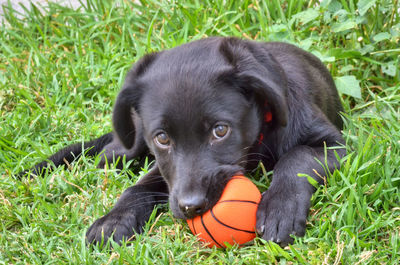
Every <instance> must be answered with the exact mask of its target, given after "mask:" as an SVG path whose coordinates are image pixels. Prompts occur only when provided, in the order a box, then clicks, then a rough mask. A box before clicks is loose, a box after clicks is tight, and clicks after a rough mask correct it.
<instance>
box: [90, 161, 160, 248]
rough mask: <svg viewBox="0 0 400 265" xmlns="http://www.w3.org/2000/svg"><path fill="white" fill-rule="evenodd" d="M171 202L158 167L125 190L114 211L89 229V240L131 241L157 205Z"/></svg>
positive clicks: (92, 241)
mask: <svg viewBox="0 0 400 265" xmlns="http://www.w3.org/2000/svg"><path fill="white" fill-rule="evenodd" d="M167 201H168V186H167V183H166V182H165V180H164V179H163V177H162V176H161V174H160V172H159V170H158V168H157V167H155V168H153V169H152V170H151V171H150V172H149V173H147V174H146V175H145V176H143V177H142V178H141V179H140V180H139V181H138V182H137V183H136V185H134V186H132V187H130V188H128V189H127V190H125V191H124V193H123V194H122V195H121V197H120V198H119V199H118V201H117V203H116V204H115V206H114V207H113V208H112V209H111V211H110V212H109V213H108V214H106V215H104V216H103V217H101V218H99V219H97V220H96V221H95V222H94V223H93V224H92V225H91V226H90V228H89V229H88V231H87V233H86V239H87V242H88V243H95V244H96V243H100V242H101V241H102V239H103V240H104V242H106V241H107V240H108V239H109V238H110V237H112V238H113V240H114V241H115V242H118V243H119V242H120V241H122V240H124V239H125V240H129V239H130V238H131V237H132V236H133V235H134V233H141V232H142V231H143V226H144V225H145V223H146V221H148V219H149V217H150V215H151V213H152V211H153V209H154V207H155V206H156V205H158V204H164V203H167Z"/></svg>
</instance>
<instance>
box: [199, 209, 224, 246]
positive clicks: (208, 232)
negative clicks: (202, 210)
mask: <svg viewBox="0 0 400 265" xmlns="http://www.w3.org/2000/svg"><path fill="white" fill-rule="evenodd" d="M200 219H201V223H202V224H203V227H204V230H206V232H207V234H208V235H209V236H210V237H211V239H212V240H213V241H214V242H215V243H216V244H217V245H218V246H219V247H220V248H223V246H221V244H219V243H218V242H217V240H215V238H214V237H213V236H212V235H211V233H210V231H208V229H207V226H206V225H205V223H204V221H203V216H201V218H200Z"/></svg>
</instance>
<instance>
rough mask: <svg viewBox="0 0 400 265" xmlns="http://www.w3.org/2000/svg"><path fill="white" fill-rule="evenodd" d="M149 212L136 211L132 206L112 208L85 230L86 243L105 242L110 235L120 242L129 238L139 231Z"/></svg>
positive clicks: (141, 229)
mask: <svg viewBox="0 0 400 265" xmlns="http://www.w3.org/2000/svg"><path fill="white" fill-rule="evenodd" d="M148 215H149V214H146V216H144V215H143V214H138V213H136V212H135V211H134V210H133V209H132V208H131V209H127V208H123V209H118V208H114V209H113V210H111V212H109V213H108V214H106V215H105V216H103V217H101V218H99V219H97V220H96V221H95V222H94V223H93V224H92V225H91V226H90V227H89V229H88V231H87V232H86V240H87V242H88V243H92V244H99V243H100V242H104V243H105V242H107V241H108V240H109V239H110V238H111V237H112V239H113V240H114V241H115V242H117V243H120V242H121V241H122V240H129V239H131V238H132V236H133V235H134V234H135V233H141V232H142V231H143V226H144V225H145V222H146V221H147V220H148V218H149V216H148Z"/></svg>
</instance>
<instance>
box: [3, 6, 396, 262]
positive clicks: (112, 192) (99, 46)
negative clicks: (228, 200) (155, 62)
mask: <svg viewBox="0 0 400 265" xmlns="http://www.w3.org/2000/svg"><path fill="white" fill-rule="evenodd" d="M133 2H134V1H101V0H89V3H88V4H87V5H86V6H87V7H86V8H81V9H80V10H71V9H69V8H65V7H62V6H59V5H56V4H51V3H50V6H49V8H48V9H46V11H45V12H43V13H42V12H40V11H39V9H37V8H35V7H34V8H33V9H32V11H30V12H27V13H26V15H24V16H22V17H21V16H17V14H16V13H15V12H14V11H13V10H12V9H7V8H6V9H5V20H4V21H3V22H2V25H1V26H0V117H1V118H0V175H1V178H0V220H1V222H0V263H3V264H10V263H11V264H21V263H24V264H64V263H72V264H120V263H123V264H126V263H132V264H154V263H156V264H175V263H176V264H260V263H264V264H265V263H267V264H268V263H274V264H293V263H295V264H296V263H299V264H323V263H324V264H399V263H400V232H399V231H400V192H399V186H400V170H399V164H400V163H399V161H400V86H399V83H400V82H399V80H400V76H399V75H400V73H399V69H400V66H399V64H400V62H399V61H400V48H399V47H400V45H399V44H400V15H399V12H400V11H399V8H400V5H399V2H398V1H397V0H392V1H386V0H370V1H369V0H359V1H358V0H352V1H343V0H340V1H339V0H331V1H326V0H325V1H323V2H322V4H319V1H316V0H307V1H306V0H300V1H294V0H289V1H279V0H271V1H250V0H249V1H235V0H227V1H222V0H215V1H211V0H209V1H189V0H183V1H169V2H166V1H161V0H160V1H157V0H143V1H136V2H135V3H133ZM212 35H220V36H231V35H233V36H237V37H242V38H251V39H256V40H259V41H264V40H267V41H285V42H290V43H294V44H296V45H298V46H300V47H302V48H304V49H306V50H308V51H310V52H313V53H314V54H316V55H317V56H319V58H321V59H322V60H323V62H324V63H325V64H326V65H327V66H328V67H329V69H330V71H331V73H332V75H333V76H334V78H335V80H336V82H337V85H338V88H339V90H340V92H341V95H342V99H343V105H344V106H345V111H346V114H345V124H346V125H345V129H344V131H343V133H344V137H345V139H346V142H347V146H348V155H347V157H346V159H344V160H343V161H342V168H341V169H340V170H339V171H336V172H335V173H334V174H333V175H332V176H330V178H329V179H328V185H327V186H324V187H321V188H319V189H318V191H317V192H316V194H315V196H313V199H312V200H313V207H312V210H311V212H310V216H309V219H308V224H307V227H308V228H307V232H306V235H305V237H304V238H298V239H296V240H295V243H294V244H293V245H291V246H289V247H287V248H285V249H281V248H280V247H279V246H277V245H275V244H270V245H264V244H263V242H261V240H259V239H258V240H256V241H255V243H254V244H253V245H250V246H246V247H242V248H237V247H236V246H234V247H232V248H229V249H227V250H217V249H209V248H206V247H204V246H203V245H202V244H200V243H199V242H197V241H196V238H195V237H194V236H193V235H192V234H191V233H190V231H189V229H188V227H187V225H186V224H185V223H184V222H182V221H179V220H175V219H173V218H172V215H171V213H170V212H167V213H164V214H162V215H161V216H153V218H152V221H151V222H149V224H148V226H147V228H146V233H145V234H143V235H138V236H137V237H136V240H135V241H133V242H132V243H131V244H130V245H123V246H116V245H114V248H113V249H112V250H109V249H108V250H107V249H98V248H87V247H86V245H85V232H86V229H87V228H88V226H89V225H90V224H91V223H92V222H93V221H94V220H95V219H96V218H98V217H100V216H102V215H103V214H105V213H106V212H107V211H108V210H109V209H110V208H111V207H112V205H113V204H114V203H115V201H116V200H117V198H118V196H119V195H120V194H121V192H122V191H123V190H124V189H125V188H127V187H128V186H130V185H132V184H133V183H134V182H135V181H136V179H137V178H138V177H139V176H140V175H142V174H144V173H145V171H146V168H144V169H143V170H142V171H141V172H134V173H135V174H136V175H135V177H133V178H132V179H130V178H128V177H127V171H128V170H129V169H127V167H126V169H124V170H123V171H122V172H117V171H116V170H115V169H113V168H112V167H111V168H108V169H97V168H96V166H95V165H96V163H97V162H98V160H99V158H87V157H81V158H79V159H78V160H77V161H75V162H74V163H73V164H71V166H70V170H64V169H61V168H59V169H56V170H55V171H54V172H52V173H49V174H46V175H45V176H44V177H43V178H36V179H31V180H29V179H22V180H19V179H18V178H17V177H16V176H15V174H16V173H18V172H19V171H20V170H22V169H26V168H28V167H30V166H32V165H34V164H35V163H37V162H39V161H41V160H43V159H45V158H46V157H47V156H48V155H50V154H51V153H53V152H55V151H56V150H58V149H59V148H61V147H63V146H65V145H67V144H70V143H73V142H79V141H83V140H87V139H90V138H93V137H97V136H100V135H102V134H104V133H106V132H108V131H110V130H111V127H112V126H111V110H112V105H113V102H114V100H115V96H116V94H117V92H118V90H119V89H120V87H121V84H122V82H123V78H124V76H125V74H126V72H127V70H128V69H129V67H130V65H132V63H134V62H135V61H136V60H137V59H138V58H140V57H141V56H143V55H144V54H145V53H147V52H151V51H159V50H162V49H165V48H171V47H174V46H176V45H179V44H182V43H185V42H188V41H191V40H196V39H200V38H203V37H206V36H212ZM260 186H261V185H260Z"/></svg>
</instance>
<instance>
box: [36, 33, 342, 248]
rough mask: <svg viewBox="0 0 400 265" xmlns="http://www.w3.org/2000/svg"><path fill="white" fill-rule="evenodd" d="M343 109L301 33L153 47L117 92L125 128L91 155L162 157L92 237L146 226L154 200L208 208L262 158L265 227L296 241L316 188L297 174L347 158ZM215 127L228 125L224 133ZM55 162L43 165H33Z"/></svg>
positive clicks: (260, 223)
mask: <svg viewBox="0 0 400 265" xmlns="http://www.w3.org/2000/svg"><path fill="white" fill-rule="evenodd" d="M340 111H342V107H341V104H340V99H339V96H338V93H337V91H336V88H335V85H334V82H333V80H332V77H331V76H330V74H329V72H328V70H327V69H326V67H325V66H324V65H323V64H322V63H321V62H320V61H319V60H318V59H317V58H316V57H315V56H313V55H311V54H310V53H308V52H305V51H303V50H301V49H299V48H297V47H295V46H293V45H289V44H284V43H261V42H253V41H245V40H239V39H236V38H208V39H203V40H199V41H195V42H192V43H188V44H185V45H182V46H179V47H176V48H174V49H171V50H166V51H163V52H159V53H154V54H151V55H147V56H145V57H144V58H143V59H142V60H140V61H139V62H137V63H136V64H135V66H134V67H133V68H132V70H131V71H130V72H129V73H128V75H127V78H126V80H125V84H124V86H123V88H122V91H121V92H120V94H119V96H118V98H117V101H116V104H115V108H114V113H113V124H114V131H115V132H114V133H110V134H107V135H105V136H103V137H100V138H99V139H97V140H94V141H91V142H89V143H86V144H85V146H84V147H85V148H88V147H93V148H92V149H90V151H89V153H88V154H89V155H94V154H97V153H99V152H100V151H104V154H105V155H104V156H105V157H106V159H108V160H109V161H112V157H113V156H123V155H125V156H126V157H127V159H133V158H136V157H142V156H145V155H147V154H149V152H150V153H151V154H152V155H154V157H155V161H156V162H155V166H154V168H153V169H152V170H151V171H150V172H149V173H148V174H147V175H145V176H144V177H143V178H142V179H140V180H139V181H138V183H137V184H136V185H135V186H133V187H131V188H129V189H127V190H126V191H125V192H124V193H123V195H122V196H121V197H120V199H119V200H118V202H117V204H116V205H115V206H114V208H113V209H111V211H110V212H109V213H108V214H107V215H105V216H103V217H102V218H100V219H98V220H97V221H96V222H94V224H93V225H92V226H91V227H90V228H89V230H88V232H87V240H88V242H99V241H101V237H102V235H104V237H105V239H106V240H107V239H108V238H109V237H110V236H111V235H112V234H113V233H114V234H113V238H114V240H116V241H120V240H122V239H123V238H125V239H128V238H130V237H131V236H132V235H133V234H134V232H138V233H140V232H141V231H142V226H143V225H144V223H145V222H146V221H147V220H148V218H149V216H150V213H151V211H152V210H153V208H154V206H155V205H157V204H160V203H165V202H166V201H167V200H168V199H169V202H170V208H171V210H172V212H173V214H174V215H175V216H176V217H177V218H183V219H186V218H192V217H193V216H195V215H198V214H201V213H203V212H205V211H207V210H208V209H210V208H211V207H212V206H213V205H214V204H215V203H216V202H217V200H218V199H219V197H220V195H221V192H222V190H223V188H224V186H225V183H226V182H227V181H228V179H229V178H230V177H231V176H232V175H233V174H235V173H237V172H239V171H242V172H243V171H246V170H251V169H254V168H255V167H256V166H257V164H258V163H259V161H262V162H263V164H264V165H265V167H266V168H267V169H269V170H274V173H273V180H272V183H271V186H270V187H269V189H268V190H267V191H266V192H265V193H264V194H263V197H262V201H261V203H260V205H259V208H258V213H257V232H258V234H259V235H260V236H261V237H262V238H264V239H266V240H272V241H275V242H278V243H281V244H287V243H291V242H292V241H293V238H292V237H291V235H298V236H302V235H304V232H305V226H306V218H307V215H308V211H309V207H310V198H311V195H312V194H313V192H314V190H315V188H314V187H313V186H312V185H310V184H309V182H308V181H307V179H306V178H304V177H299V176H298V174H299V173H303V174H308V175H309V176H311V177H313V178H314V179H315V180H317V181H318V182H319V183H323V182H324V180H323V178H322V177H325V176H326V171H325V170H329V171H331V172H332V171H333V170H334V169H335V168H336V167H337V166H338V161H337V158H336V156H335V152H337V154H338V155H339V157H342V156H344V154H345V149H344V148H343V147H341V148H336V149H335V150H333V149H332V147H336V146H338V145H340V144H343V139H342V137H341V134H340V129H342V120H341V117H340V115H339V112H340ZM266 114H268V115H269V114H271V116H270V118H268V117H267V116H266ZM218 126H219V127H218ZM217 129H219V130H224V129H227V131H226V134H225V135H224V136H223V137H222V138H219V136H218V137H217V136H215V131H216V130H217ZM157 137H160V138H157ZM260 137H262V138H260ZM156 138H157V139H160V140H161V143H162V144H161V145H160V140H159V141H158V143H157V141H156V140H155V139H156ZM81 150H82V147H81V146H80V145H79V144H78V145H73V146H70V147H67V148H66V149H63V150H61V151H60V152H58V153H57V154H55V155H53V156H51V157H50V158H49V160H50V161H52V163H54V164H55V165H56V166H58V165H61V164H63V163H64V162H65V161H64V160H67V161H68V162H70V161H72V160H73V158H74V157H75V156H77V155H79V154H80V153H81ZM72 154H74V155H72ZM104 162H105V161H104V160H103V163H104ZM321 162H322V165H323V164H325V166H326V167H327V168H324V167H323V166H322V165H321ZM46 165H47V163H46V162H43V163H40V164H38V165H36V166H35V168H34V171H35V173H40V171H41V169H42V168H43V167H45V166H46Z"/></svg>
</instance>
